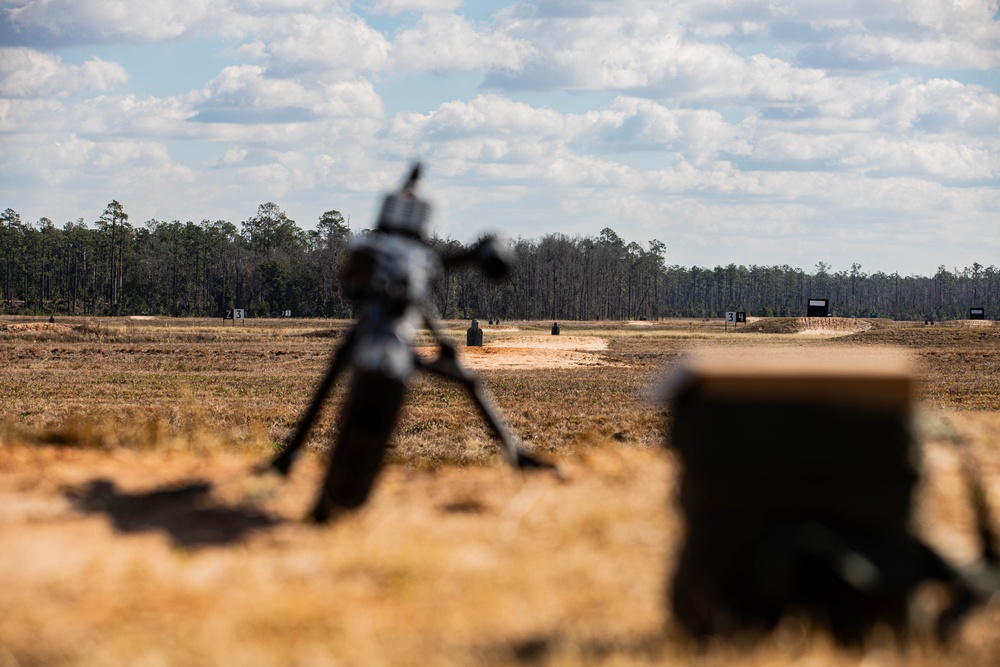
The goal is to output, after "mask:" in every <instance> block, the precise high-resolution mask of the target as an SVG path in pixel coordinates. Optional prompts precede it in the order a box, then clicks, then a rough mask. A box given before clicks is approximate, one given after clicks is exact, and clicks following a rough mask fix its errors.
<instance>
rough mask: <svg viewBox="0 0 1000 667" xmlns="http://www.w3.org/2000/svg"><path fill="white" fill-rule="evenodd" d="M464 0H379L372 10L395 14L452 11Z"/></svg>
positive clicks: (379, 12)
mask: <svg viewBox="0 0 1000 667" xmlns="http://www.w3.org/2000/svg"><path fill="white" fill-rule="evenodd" d="M462 2H463V0H377V1H376V2H375V5H374V6H373V8H372V11H374V12H376V13H378V14H389V15H391V16H395V15H396V14H400V13H402V12H450V11H454V10H456V9H458V8H459V7H461V6H462Z"/></svg>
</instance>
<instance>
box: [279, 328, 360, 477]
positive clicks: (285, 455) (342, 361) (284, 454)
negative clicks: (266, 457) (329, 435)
mask: <svg viewBox="0 0 1000 667" xmlns="http://www.w3.org/2000/svg"><path fill="white" fill-rule="evenodd" d="M353 348H354V331H353V330H352V331H351V333H350V334H348V337H347V340H346V341H344V344H343V345H341V346H340V347H339V348H338V349H337V351H336V352H335V353H334V355H333V359H332V360H331V361H330V367H329V368H327V371H326V375H324V376H323V379H322V381H320V383H319V386H318V387H316V392H315V393H314V394H313V399H312V402H311V403H310V404H309V407H308V408H306V411H305V413H303V415H302V417H301V418H300V419H299V425H298V427H297V428H296V429H295V434H294V435H293V436H292V438H291V439H290V440H288V442H287V443H286V445H285V448H284V449H283V450H281V453H280V454H278V455H277V456H276V457H274V459H273V460H272V461H271V462H270V464H268V465H267V466H265V467H264V469H265V470H268V469H270V470H276V471H277V472H279V473H281V474H282V475H287V474H288V471H289V470H291V468H292V464H293V463H295V459H296V458H297V457H298V455H299V450H300V449H301V448H302V445H303V444H305V441H306V437H307V436H308V435H309V431H310V430H312V425H313V422H314V421H316V416H317V415H319V410H320V408H321V407H322V406H323V401H325V400H326V397H327V395H328V394H329V393H330V389H332V388H333V383H334V382H336V381H337V376H338V375H340V374H341V373H342V372H343V370H344V368H345V367H346V366H347V360H348V358H349V357H350V353H351V350H352V349H353Z"/></svg>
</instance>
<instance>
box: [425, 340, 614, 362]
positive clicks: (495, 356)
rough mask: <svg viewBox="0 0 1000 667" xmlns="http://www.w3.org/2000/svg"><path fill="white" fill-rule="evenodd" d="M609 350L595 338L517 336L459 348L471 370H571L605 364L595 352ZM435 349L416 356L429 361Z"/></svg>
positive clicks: (428, 348)
mask: <svg viewBox="0 0 1000 667" xmlns="http://www.w3.org/2000/svg"><path fill="white" fill-rule="evenodd" d="M606 349H608V341H606V340H605V339H603V338H600V337H598V336H552V335H547V336H546V335H541V336H519V337H517V338H509V339H506V340H497V341H491V342H487V343H485V344H484V345H483V347H465V346H464V345H463V346H459V347H458V356H459V358H460V359H461V360H462V363H463V364H464V365H465V366H466V367H468V368H471V369H473V370H476V369H500V368H525V369H542V368H573V367H577V366H599V365H601V364H603V363H606V362H605V361H604V360H602V359H601V357H600V356H599V355H597V354H594V352H597V351H601V350H606ZM435 350H436V348H433V347H423V348H418V349H417V353H418V354H420V355H421V356H423V357H425V358H429V357H432V356H433V355H434V354H435Z"/></svg>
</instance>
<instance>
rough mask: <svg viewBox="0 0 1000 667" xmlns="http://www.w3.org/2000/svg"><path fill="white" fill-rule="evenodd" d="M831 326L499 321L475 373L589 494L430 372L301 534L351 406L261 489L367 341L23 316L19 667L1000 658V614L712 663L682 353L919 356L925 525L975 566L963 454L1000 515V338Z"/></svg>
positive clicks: (17, 443) (9, 651)
mask: <svg viewBox="0 0 1000 667" xmlns="http://www.w3.org/2000/svg"><path fill="white" fill-rule="evenodd" d="M805 319H806V318H802V320H805ZM834 320H837V318H830V321H829V322H819V323H817V322H808V321H789V320H777V319H775V320H769V321H761V322H751V323H749V324H748V325H747V326H745V327H743V326H741V327H740V329H738V330H736V331H735V332H734V331H733V330H732V328H730V329H729V330H728V331H725V330H724V329H723V325H722V323H721V322H720V321H718V320H712V321H707V320H671V321H665V322H632V323H604V322H584V323H576V322H565V323H563V322H561V323H560V326H561V327H562V335H561V336H559V337H553V336H550V335H549V333H548V332H549V327H550V326H551V322H512V323H506V322H505V323H504V324H503V325H502V326H501V327H491V326H489V325H484V326H483V328H484V329H485V340H486V346H485V347H484V348H483V349H481V350H479V349H471V350H466V349H464V348H463V349H461V353H462V358H463V359H464V360H465V362H466V363H467V365H468V366H470V367H471V368H474V369H476V371H477V373H478V374H479V375H480V377H481V378H482V379H483V382H484V384H485V385H486V386H487V387H488V389H489V390H490V391H491V393H492V394H493V396H494V398H495V400H496V402H497V404H498V405H499V407H500V409H501V411H502V412H503V414H504V416H505V418H506V419H507V420H508V421H509V422H510V424H511V426H512V428H513V430H514V431H515V432H516V433H517V434H519V435H520V436H521V437H522V438H523V439H524V441H525V444H526V446H528V447H529V448H531V449H533V450H534V451H536V452H539V453H542V454H544V455H545V456H548V457H550V458H552V459H555V460H557V461H558V462H559V463H560V465H561V466H562V468H563V470H564V472H565V478H564V479H563V480H558V479H556V478H555V477H554V476H552V475H550V474H537V473H536V474H520V473H516V472H514V471H511V470H509V469H507V468H506V467H505V466H504V465H502V464H501V463H500V461H499V457H498V450H497V448H496V446H495V444H494V443H493V442H492V441H491V440H490V438H489V437H488V434H487V431H486V429H485V427H484V426H483V425H482V424H481V422H480V420H479V419H478V417H477V414H476V412H475V410H474V409H473V407H472V405H471V404H470V403H469V402H468V400H467V399H466V398H465V397H464V396H463V395H462V393H461V392H460V391H459V390H458V389H457V388H456V387H454V386H451V385H448V384H445V383H442V382H440V381H438V380H434V379H428V378H419V379H417V380H416V381H415V382H414V384H413V386H412V388H411V391H410V394H409V401H408V405H407V407H406V409H405V414H404V416H403V419H402V422H401V426H400V429H399V432H398V435H397V438H396V440H395V443H394V445H393V448H392V449H391V452H390V460H391V462H390V464H389V465H388V466H387V468H386V470H385V473H384V474H383V476H382V478H381V481H380V483H379V485H378V486H377V488H376V490H375V492H374V494H373V497H372V500H371V501H370V503H369V504H368V505H367V506H365V507H364V508H363V509H362V510H361V511H359V512H357V513H355V514H353V515H350V516H348V517H346V518H343V519H341V520H340V521H339V522H338V523H335V524H333V525H330V526H327V527H321V528H317V527H314V526H312V525H310V524H307V523H305V522H303V521H302V517H303V516H304V515H305V513H306V511H307V509H308V507H309V506H310V503H311V501H312V498H313V494H314V492H315V489H316V487H317V484H318V481H319V476H320V475H321V472H322V462H323V457H324V455H325V448H326V446H327V443H328V441H329V432H330V431H331V429H332V428H333V422H334V416H335V414H336V408H337V404H338V403H339V402H340V400H341V399H342V396H343V392H342V391H340V392H338V393H336V394H335V396H334V397H333V398H332V400H331V401H330V406H329V407H328V408H327V409H326V410H325V411H324V413H323V415H322V417H321V419H320V423H319V424H318V425H317V427H316V429H315V430H314V433H313V436H312V438H311V439H310V441H309V445H308V446H309V450H310V454H308V455H307V456H306V457H305V460H304V461H303V462H302V463H301V464H300V465H299V466H298V467H297V468H296V469H295V471H294V472H293V474H292V476H291V478H290V479H289V480H288V481H282V480H279V479H276V478H273V477H270V476H263V477H261V476H257V475H255V474H253V472H252V468H253V467H254V466H255V465H256V464H257V463H259V462H260V461H262V460H264V459H266V458H267V457H268V456H269V455H270V453H271V452H272V451H273V450H274V448H275V446H276V444H277V443H280V442H281V441H282V440H283V439H284V438H285V437H287V435H288V434H289V432H290V430H291V428H292V427H293V426H294V424H295V422H296V420H297V418H298V415H299V413H300V411H301V410H302V408H303V407H304V405H305V404H306V402H307V401H308V398H309V395H310V392H311V389H312V387H313V385H314V383H315V382H316V381H317V380H318V378H319V376H320V374H321V372H322V369H323V367H324V364H325V363H326V361H327V359H328V357H329V355H330V352H331V350H332V349H333V347H334V346H335V345H337V343H338V341H339V340H340V339H341V338H342V336H343V334H344V331H345V329H346V328H347V327H348V326H349V324H350V323H348V322H329V321H319V320H281V321H279V320H250V321H247V323H246V324H245V326H242V327H235V328H234V327H232V326H229V325H227V326H225V327H223V326H222V325H221V320H182V319H178V320H174V319H166V318H165V319H156V318H143V319H138V318H117V319H92V320H91V319H85V318H75V319H70V318H63V319H60V320H58V321H57V323H56V324H48V323H46V322H44V321H42V320H39V319H34V320H33V319H30V318H0V353H2V359H3V361H2V374H0V420H2V421H0V667H7V666H10V665H20V666H27V665H87V666H90V665H95V666H96V665H126V664H127V665H149V666H159V665H248V666H256V665H302V666H306V665H317V666H318V665H520V664H524V665H553V666H555V665H654V664H659V665H704V666H715V665H719V666H722V665H774V664H779V665H865V666H872V665H939V664H954V665H998V664H1000V604H998V603H996V602H995V603H994V604H992V605H991V606H988V607H987V608H985V609H981V610H979V611H977V612H976V613H974V614H973V615H972V616H971V617H970V618H969V619H968V621H967V622H966V623H965V625H964V626H963V629H962V631H961V633H960V634H959V636H958V637H956V639H955V641H954V642H953V643H951V644H950V645H948V646H946V647H939V646H936V645H933V644H931V643H929V642H925V641H916V642H914V643H912V644H910V645H908V646H903V647H898V646H895V645H894V643H893V641H892V640H891V638H888V637H884V636H878V637H874V638H873V639H872V641H871V643H870V645H869V646H867V647H866V648H864V649H863V650H851V651H846V650H840V649H837V648H835V647H833V646H832V645H831V644H830V642H829V641H827V640H826V639H825V638H824V637H822V636H820V635H817V634H814V633H811V632H809V631H807V630H805V629H804V628H802V627H801V625H799V624H797V623H796V622H795V621H789V622H788V623H787V624H785V625H783V626H782V627H781V628H780V630H779V632H777V633H776V634H775V635H774V636H772V637H769V638H766V639H764V640H763V641H760V642H758V643H754V644H744V643H738V644H727V643H719V642H715V643H711V644H709V645H707V646H694V645H692V644H691V643H689V642H688V641H687V640H685V639H684V638H683V637H682V636H680V635H679V634H678V632H677V630H676V628H674V626H673V624H672V622H671V619H670V615H669V612H668V610H666V609H665V608H664V604H663V601H664V590H665V587H666V585H667V581H668V579H669V574H670V572H671V568H672V559H673V552H674V550H675V548H676V547H677V545H678V541H679V539H680V537H681V535H682V531H683V528H682V525H681V523H680V521H679V518H678V516H677V515H676V512H675V510H674V508H673V506H672V502H671V498H672V493H673V482H674V480H675V478H676V475H677V472H678V466H677V465H676V462H675V461H674V459H673V457H672V455H671V454H670V452H669V451H668V450H665V449H664V448H663V444H664V440H665V432H666V426H667V423H668V420H669V415H668V414H667V413H666V411H665V410H664V409H663V408H662V407H660V406H658V405H656V404H655V402H653V401H651V400H649V395H650V392H651V388H652V387H653V386H654V385H655V383H656V382H657V380H658V379H659V378H660V377H661V376H662V374H663V373H664V371H665V370H667V369H669V368H670V367H671V366H672V365H673V364H675V363H676V362H677V359H678V356H679V355H680V354H681V353H683V352H684V351H686V350H690V349H694V348H702V347H731V346H741V347H743V346H750V347H754V348H758V349H762V350H764V351H766V350H767V349H768V348H773V349H774V350H775V351H777V350H779V349H786V348H788V347H789V346H793V347H800V348H802V351H803V353H804V354H812V353H815V354H817V355H821V354H822V353H823V350H824V348H825V347H826V346H830V345H848V346H853V347H856V349H857V352H858V354H859V355H862V354H878V350H880V349H882V348H883V347H885V346H891V347H898V348H904V349H906V350H909V351H910V353H911V354H912V355H913V357H914V360H915V362H916V365H917V367H918V368H919V371H920V377H921V380H922V382H921V384H920V389H919V398H920V410H919V415H918V417H919V419H918V425H919V429H918V432H919V434H920V437H921V441H922V451H923V461H924V469H925V475H924V479H923V481H922V484H921V490H920V494H919V498H920V502H919V505H918V508H917V512H916V516H915V524H916V527H917V530H918V531H919V532H920V533H921V534H922V535H923V536H925V537H926V539H927V540H928V541H929V542H931V543H932V544H933V545H934V546H936V547H937V548H938V549H939V550H940V551H941V552H942V553H944V554H946V555H947V556H948V557H949V558H952V559H954V560H955V561H956V562H960V563H961V562H967V561H968V560H969V559H971V558H973V557H974V556H975V554H976V553H977V550H978V543H977V541H976V538H975V536H974V534H973V531H972V526H971V513H970V510H969V508H968V498H967V494H966V491H965V488H964V486H963V484H962V483H961V481H960V468H959V460H958V457H957V455H956V453H955V443H956V442H965V443H968V446H969V447H971V450H972V452H973V453H974V455H975V456H976V457H977V459H978V462H979V469H980V471H981V473H982V475H983V477H984V479H985V480H986V485H987V490H988V495H989V500H990V502H991V504H992V507H993V510H994V515H995V517H1000V327H997V326H981V327H969V326H964V323H944V324H938V325H935V326H923V325H922V324H920V325H916V324H904V323H892V322H886V321H882V320H866V321H863V322H861V321H839V320H838V321H834ZM467 326H468V323H467V322H446V323H445V330H446V332H447V334H448V335H449V336H451V337H452V338H453V339H454V340H455V341H456V342H458V341H464V332H465V328H466V327H467ZM803 332H804V333H803ZM424 342H425V343H426V342H428V341H427V340H426V339H424ZM427 351H429V350H427ZM776 353H777V352H776ZM741 426H743V427H747V428H766V424H762V425H741ZM995 528H997V529H1000V525H997V526H995Z"/></svg>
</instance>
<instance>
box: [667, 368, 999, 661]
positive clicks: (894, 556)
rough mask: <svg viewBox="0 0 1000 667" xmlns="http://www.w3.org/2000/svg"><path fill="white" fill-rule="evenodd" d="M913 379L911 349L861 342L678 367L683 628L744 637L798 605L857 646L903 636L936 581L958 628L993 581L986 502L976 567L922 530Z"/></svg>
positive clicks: (678, 611) (677, 601) (947, 618)
mask: <svg viewBox="0 0 1000 667" xmlns="http://www.w3.org/2000/svg"><path fill="white" fill-rule="evenodd" d="M913 384H914V381H913V376H912V373H911V370H910V368H909V364H908V361H907V359H906V357H903V356H902V355H901V353H899V352H896V351H893V350H865V353H864V355H863V356H862V355H861V352H860V351H859V350H857V349H856V348H855V349H847V348H843V349H836V348H827V349H824V350H823V351H822V352H819V351H817V350H815V349H808V350H806V349H804V348H788V349H784V350H782V349H774V348H771V349H767V350H759V349H757V350H727V351H718V352H717V353H716V354H710V353H706V354H701V355H698V356H692V357H690V358H688V359H687V360H686V361H685V362H684V363H682V365H681V366H680V368H678V369H677V370H676V371H675V372H674V373H672V374H671V375H670V376H669V377H668V378H667V380H666V382H665V383H664V385H663V387H662V389H661V391H662V397H663V398H665V399H666V400H667V401H668V402H669V404H670V405H671V407H672V413H673V426H672V430H671V433H670V436H669V437H670V446H671V447H672V448H673V449H674V450H675V451H676V452H677V453H678V454H679V455H680V459H681V462H682V464H683V474H682V478H681V481H680V489H679V498H678V500H679V504H680V508H681V511H682V513H683V515H684V519H685V523H686V527H687V534H686V537H685V541H684V544H683V546H682V547H681V552H680V554H679V559H678V565H677V570H676V572H675V574H674V577H673V582H672V587H671V594H670V595H671V604H672V607H673V612H674V615H675V617H676V618H677V620H678V621H679V623H680V624H681V625H682V626H683V627H684V628H686V629H687V630H688V631H690V632H691V633H692V634H694V635H696V636H700V637H704V636H711V635H721V636H735V635H739V634H742V633H745V632H754V631H768V630H771V629H773V628H774V627H775V626H776V625H777V623H778V621H779V620H780V619H781V618H782V616H784V615H786V614H790V613H797V614H802V615H804V616H806V617H808V619H809V620H810V621H811V622H812V623H813V624H814V625H815V626H817V627H819V628H826V629H828V630H829V631H830V632H831V633H832V634H833V636H834V637H835V638H836V639H837V640H838V641H839V642H841V643H844V644H857V643H860V642H863V641H864V639H865V638H866V637H867V636H868V635H869V634H870V632H871V631H872V630H873V629H874V628H875V627H877V626H880V625H885V626H888V627H890V628H892V629H894V630H896V631H897V632H898V633H900V634H902V633H903V632H904V631H905V630H907V629H908V628H909V627H910V620H909V617H908V610H909V602H910V599H911V597H912V595H913V593H914V592H915V591H916V589H917V587H918V586H920V585H921V584H923V583H925V582H930V581H937V582H941V585H942V586H944V587H946V588H947V592H948V594H949V595H948V598H949V602H948V603H947V605H946V606H945V607H944V608H942V609H940V610H938V612H937V618H936V622H937V629H938V632H939V634H940V635H941V636H945V635H946V634H947V633H948V630H949V629H950V628H951V627H952V625H953V624H954V622H955V621H956V620H958V619H959V618H960V617H961V616H963V615H964V614H965V613H966V612H967V611H968V610H969V609H971V608H972V606H974V604H975V603H976V602H977V601H980V600H985V599H987V598H988V596H989V595H990V594H991V592H993V591H995V579H991V578H990V577H991V576H993V575H995V570H992V569H991V568H990V567H988V566H991V565H992V566H993V567H995V565H996V563H995V562H994V563H990V562H989V561H990V560H992V559H995V552H994V551H993V549H992V545H991V544H990V541H991V540H992V539H993V536H992V534H991V532H990V529H989V525H988V517H987V516H986V515H987V513H988V512H987V511H986V507H985V504H982V505H981V506H980V507H977V511H978V512H979V516H978V519H979V522H980V529H981V530H980V532H981V535H982V538H983V541H984V546H983V552H984V554H986V556H987V558H986V561H987V563H986V566H984V567H983V568H980V570H979V571H978V573H972V572H960V571H958V570H957V569H955V568H954V567H952V566H951V565H949V564H948V563H946V562H945V561H944V560H943V559H942V558H941V557H940V556H939V555H938V554H937V553H936V552H934V551H933V550H932V549H931V548H929V547H928V546H927V545H925V544H924V543H923V542H922V541H921V540H920V539H918V538H917V537H916V536H915V535H914V534H913V532H912V529H911V528H912V527H911V509H912V500H913V489H914V485H915V483H916V481H917V477H918V472H917V467H916V466H917V464H916V462H917V451H916V445H915V443H914V441H913V437H912V434H911V404H912V400H913V398H912V397H913V391H914V387H913Z"/></svg>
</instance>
